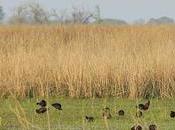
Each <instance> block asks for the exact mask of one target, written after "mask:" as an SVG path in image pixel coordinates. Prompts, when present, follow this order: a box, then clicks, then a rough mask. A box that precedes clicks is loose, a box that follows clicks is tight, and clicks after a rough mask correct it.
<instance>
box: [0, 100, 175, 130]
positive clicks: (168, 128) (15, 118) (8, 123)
mask: <svg viewBox="0 0 175 130" xmlns="http://www.w3.org/2000/svg"><path fill="white" fill-rule="evenodd" d="M37 100H40V99H39V98H38V99H31V100H27V99H25V100H20V101H18V100H16V99H13V98H9V99H4V100H2V99H1V100H0V106H1V107H0V118H1V127H0V128H1V130H8V129H9V130H12V129H13V130H18V129H30V130H39V129H42V130H44V129H45V130H48V129H49V128H50V129H51V130H103V129H104V130H130V128H131V126H133V125H134V124H136V123H139V124H141V125H142V126H143V127H144V129H145V130H146V129H148V125H149V124H151V123H155V124H156V125H157V126H158V130H173V129H175V123H174V122H175V119H171V118H170V117H169V113H170V111H171V110H175V102H174V100H173V99H172V100H170V99H169V100H160V99H153V100H151V106H150V109H149V110H148V111H147V112H144V117H142V118H140V119H138V118H136V117H135V112H136V107H135V106H136V104H137V103H138V102H139V103H140V102H145V100H138V101H134V100H128V99H116V98H103V99H70V98H49V100H47V101H49V102H48V107H49V112H48V113H44V114H40V115H39V114H36V113H35V109H36V108H38V107H37V105H36V102H37ZM57 101H59V102H60V103H61V104H62V106H63V111H57V110H55V109H54V108H52V106H51V105H49V104H51V103H53V102H57ZM105 106H107V107H109V108H110V109H111V114H112V115H113V117H112V119H109V120H104V119H102V115H101V110H102V108H104V107H105ZM120 109H124V110H125V113H126V114H125V116H124V117H119V116H117V115H116V111H117V110H120ZM85 115H89V116H93V117H94V118H95V121H94V122H92V123H88V122H86V121H85Z"/></svg>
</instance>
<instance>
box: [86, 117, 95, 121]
mask: <svg viewBox="0 0 175 130" xmlns="http://www.w3.org/2000/svg"><path fill="white" fill-rule="evenodd" d="M85 119H86V121H87V122H93V121H94V117H92V116H85Z"/></svg>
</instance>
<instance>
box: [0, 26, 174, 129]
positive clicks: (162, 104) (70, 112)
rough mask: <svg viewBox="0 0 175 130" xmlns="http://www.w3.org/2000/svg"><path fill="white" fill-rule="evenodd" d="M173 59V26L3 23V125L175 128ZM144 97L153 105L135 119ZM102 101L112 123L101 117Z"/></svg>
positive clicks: (0, 56) (0, 49)
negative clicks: (43, 107) (41, 107)
mask: <svg viewBox="0 0 175 130" xmlns="http://www.w3.org/2000/svg"><path fill="white" fill-rule="evenodd" d="M174 59H175V26H173V25H162V26H147V25H145V26H107V25H104V26H101V25H41V26H40V25H38V26H32V25H16V26H0V130H1V129H2V130H7V129H9V130H12V129H14V130H18V129H19V130H25V129H28V130H43V129H45V130H103V129H104V130H115V129H116V130H129V129H130V128H131V126H133V125H134V124H141V125H142V126H143V127H144V129H145V130H147V129H148V125H149V124H151V123H155V124H157V125H158V130H159V129H160V130H173V129H175V125H173V124H174V119H171V118H170V117H169V113H170V111H171V110H175V103H174V100H173V99H174V98H175V60H174ZM145 98H147V99H148V98H149V99H151V106H150V109H149V110H148V111H147V112H145V113H144V117H142V118H139V119H138V118H136V117H135V112H136V104H138V103H139V102H144V101H145V100H144V99H145ZM40 99H46V100H47V101H49V103H53V102H55V101H59V102H61V103H62V105H63V111H62V112H61V111H56V110H55V109H53V108H52V107H51V106H50V105H49V106H48V107H49V111H48V112H46V113H43V114H40V115H39V114H37V113H36V112H35V109H36V108H37V106H36V102H37V101H38V100H40ZM105 106H108V107H110V108H111V110H112V115H113V118H112V119H110V120H104V119H102V118H101V110H102V108H104V107H105ZM119 109H124V110H125V112H126V115H125V116H124V117H118V116H117V115H116V111H117V110H119ZM85 115H89V116H93V117H94V118H95V121H94V122H92V123H87V122H86V121H85V119H84V116H85Z"/></svg>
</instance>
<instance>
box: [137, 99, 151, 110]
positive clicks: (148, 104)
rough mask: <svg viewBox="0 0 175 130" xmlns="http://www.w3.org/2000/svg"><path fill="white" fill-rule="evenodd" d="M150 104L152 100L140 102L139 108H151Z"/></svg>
mask: <svg viewBox="0 0 175 130" xmlns="http://www.w3.org/2000/svg"><path fill="white" fill-rule="evenodd" d="M149 106H150V100H148V102H146V103H145V104H139V105H138V106H137V108H138V109H140V110H143V111H146V110H148V109H149Z"/></svg>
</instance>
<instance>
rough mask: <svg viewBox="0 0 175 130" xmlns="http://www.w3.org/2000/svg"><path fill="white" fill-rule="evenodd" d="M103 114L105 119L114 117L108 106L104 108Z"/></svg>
mask: <svg viewBox="0 0 175 130" xmlns="http://www.w3.org/2000/svg"><path fill="white" fill-rule="evenodd" d="M102 116H103V118H104V119H110V118H111V117H112V116H111V113H110V109H109V108H108V107H105V108H103V109H102Z"/></svg>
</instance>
